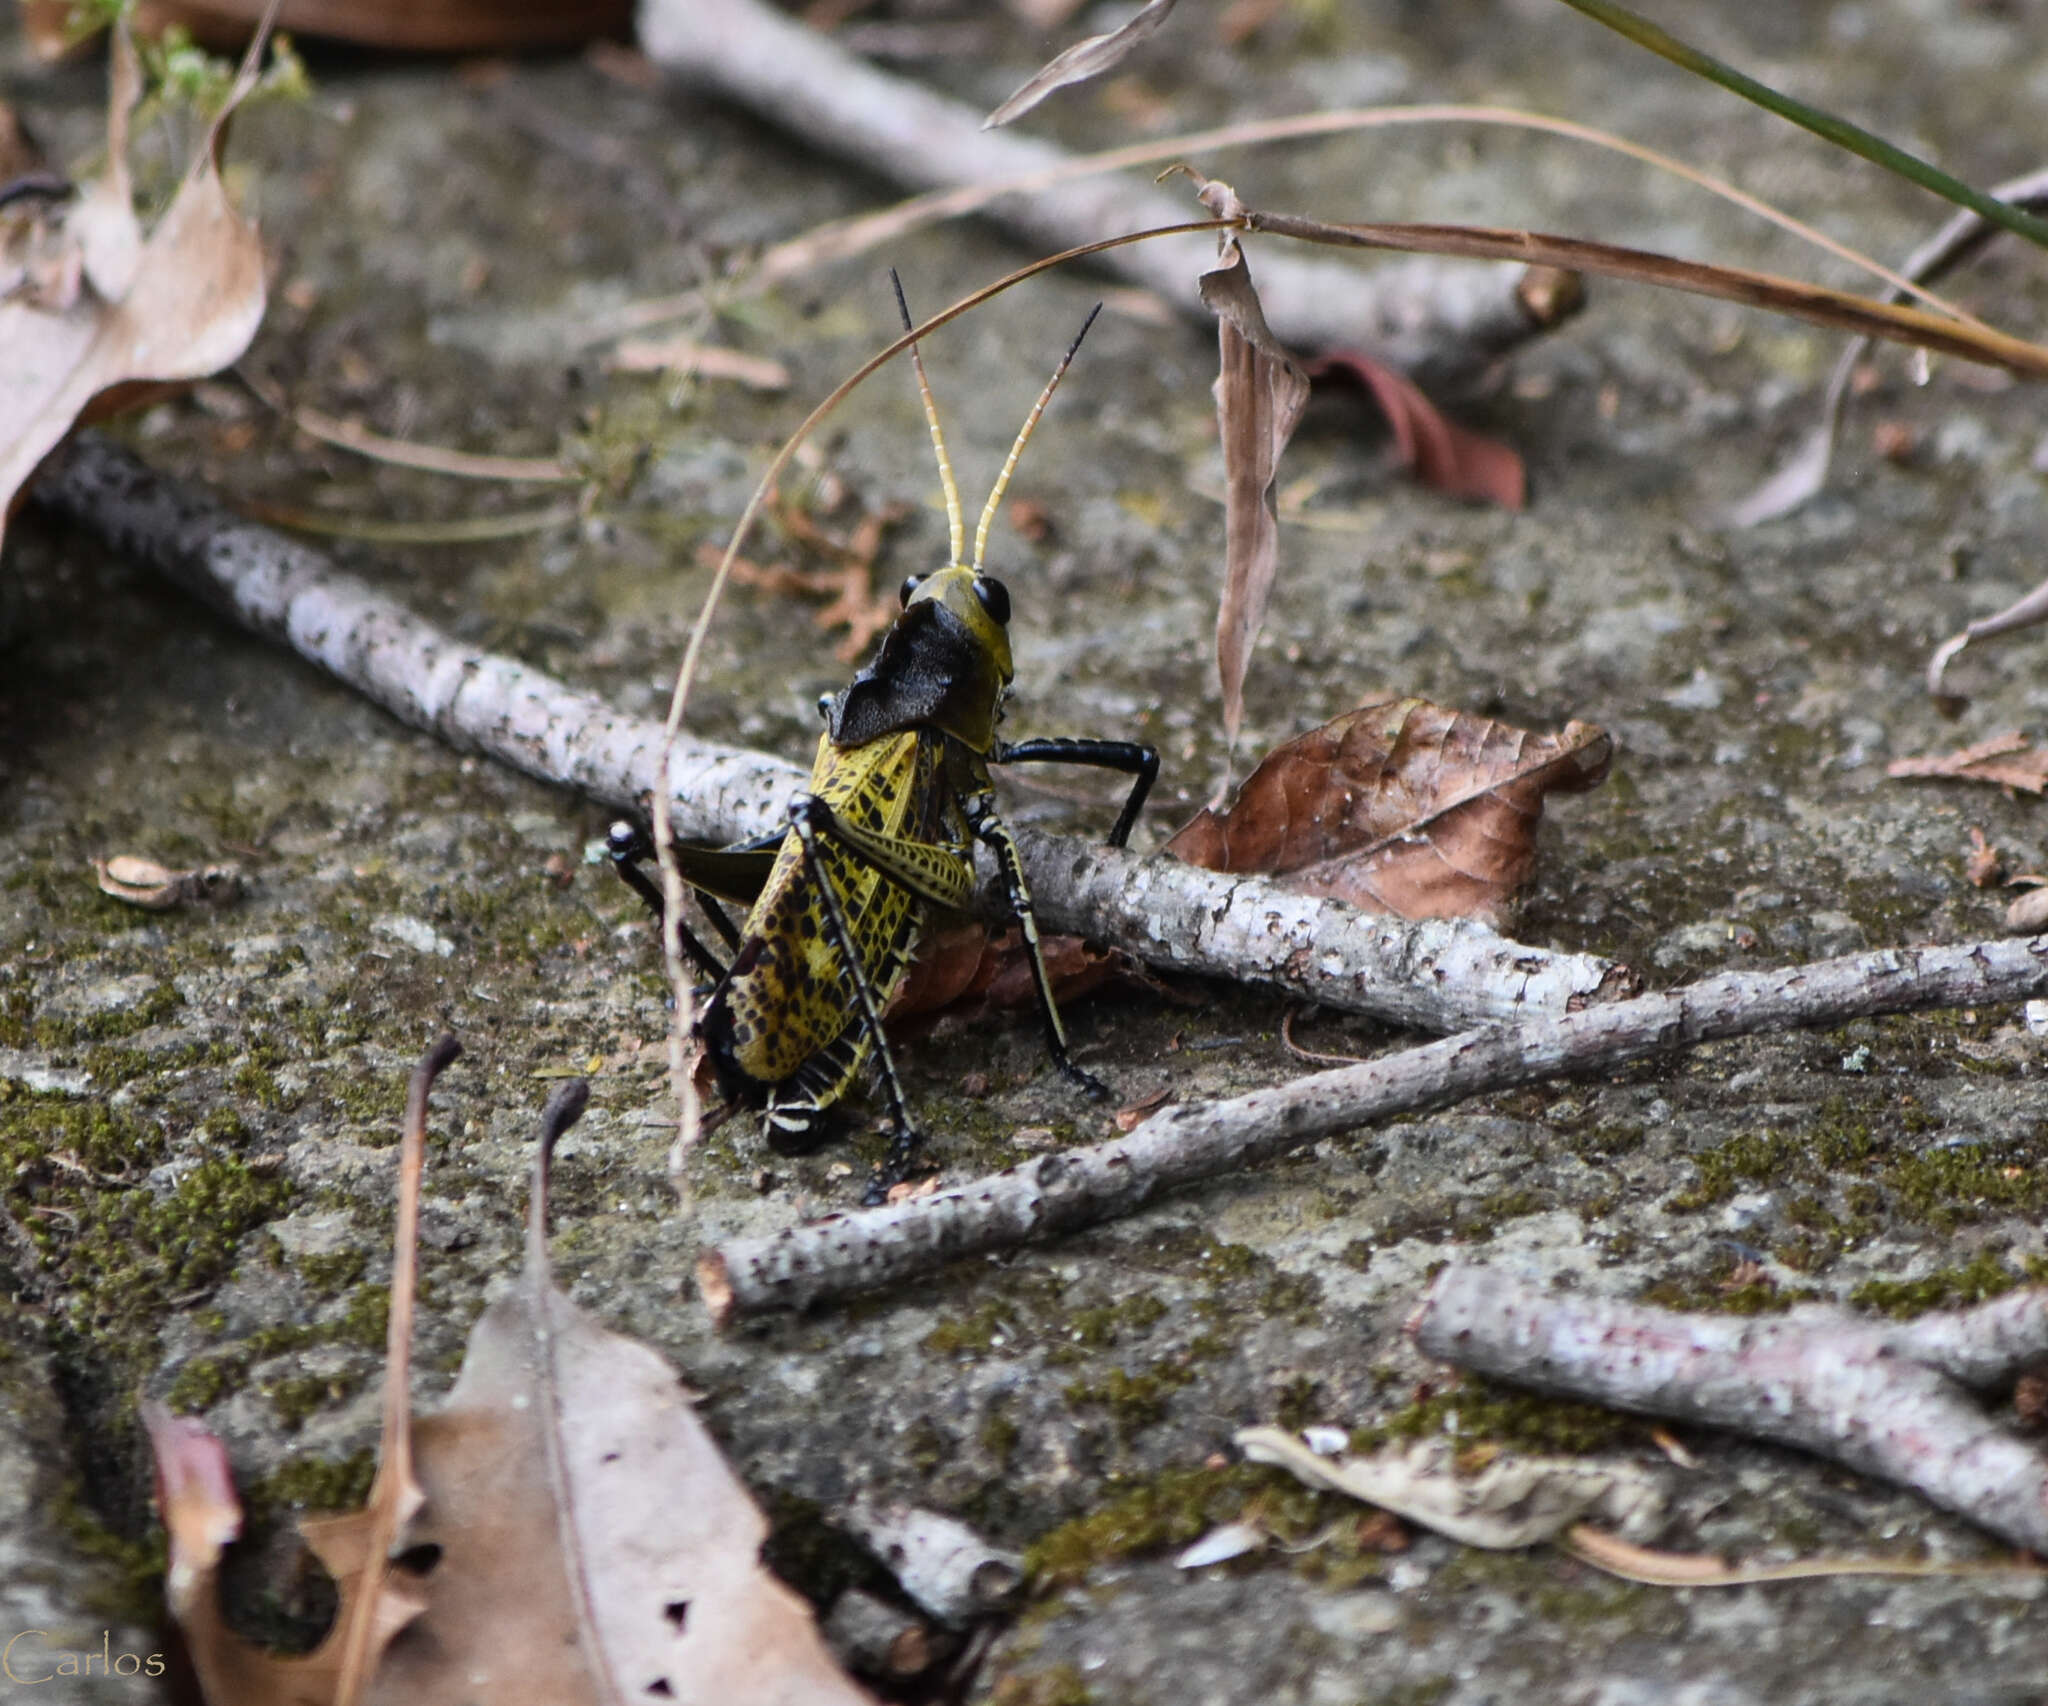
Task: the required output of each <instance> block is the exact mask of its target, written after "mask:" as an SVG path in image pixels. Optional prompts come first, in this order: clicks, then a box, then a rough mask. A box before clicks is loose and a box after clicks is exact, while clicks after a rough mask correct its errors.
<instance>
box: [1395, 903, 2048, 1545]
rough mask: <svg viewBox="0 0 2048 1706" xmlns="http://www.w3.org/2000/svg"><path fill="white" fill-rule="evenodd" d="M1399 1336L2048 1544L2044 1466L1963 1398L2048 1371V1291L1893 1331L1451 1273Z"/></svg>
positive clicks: (2037, 1289) (1835, 1315)
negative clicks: (1799, 1454) (2033, 1370)
mask: <svg viewBox="0 0 2048 1706" xmlns="http://www.w3.org/2000/svg"><path fill="white" fill-rule="evenodd" d="M2031 946H2033V947H2034V948H2036V949H2041V948H2043V947H2044V946H2048V945H2044V944H2043V943H2041V942H2038V941H2037V942H2036V943H2034V944H2031ZM1408 1331H1409V1333H1410V1334H1411V1335H1412V1336H1413V1337H1414V1339H1415V1342H1416V1344H1417V1345H1418V1346H1419V1347H1420V1348H1421V1349H1422V1350H1423V1351H1424V1352H1426V1353H1427V1354H1428V1355H1430V1356H1433V1357H1439V1358H1442V1359H1443V1360H1444V1361H1446V1362H1454V1363H1456V1364H1458V1365H1459V1367H1461V1368H1470V1369H1476V1370H1478V1371H1479V1372H1481V1373H1483V1374H1487V1375H1489V1376H1492V1377H1494V1378H1496V1379H1500V1380H1507V1381H1512V1382H1514V1383H1515V1384H1517V1385H1520V1386H1529V1387H1533V1388H1535V1389H1536V1390H1538V1391H1542V1392H1551V1393H1557V1394H1561V1395H1563V1396H1567V1397H1572V1398H1578V1399H1583V1400H1587V1401H1590V1402H1592V1403H1596V1404H1606V1405H1611V1406H1613V1407H1614V1408H1616V1409H1621V1410H1634V1411H1639V1412H1641V1413H1643V1414H1646V1415H1653V1416H1666V1417H1672V1418H1675V1419H1678V1420H1682V1421H1690V1422H1699V1423H1703V1424H1706V1425H1707V1426H1710V1427H1719V1428H1730V1429H1733V1430H1734V1431H1736V1432H1738V1433H1744V1434H1749V1435H1752V1436H1754V1437H1756V1438H1759V1439H1769V1440H1776V1441H1777V1442H1779V1443H1780V1444H1783V1445H1795V1446H1799V1447H1800V1448H1802V1449H1803V1450H1806V1451H1811V1452H1814V1453H1815V1454H1817V1455H1819V1456H1822V1457H1828V1458H1832V1459H1833V1460H1834V1461H1836V1462H1837V1463H1845V1464H1847V1465H1848V1466H1849V1467H1850V1468H1852V1469H1856V1470H1859V1471H1861V1472H1862V1473H1864V1474H1867V1475H1874V1476H1877V1477H1878V1478H1880V1479H1882V1480H1886V1481H1890V1482H1892V1483H1894V1484H1895V1485H1897V1486H1902V1487H1910V1488H1912V1489H1913V1490H1915V1491H1916V1492H1918V1493H1920V1494H1922V1495H1923V1496H1924V1497H1926V1498H1928V1499H1931V1500H1932V1501H1933V1502H1934V1503H1936V1504H1938V1505H1940V1506H1942V1507H1943V1508H1944V1509H1947V1510H1952V1511H1955V1512H1956V1513H1958V1514H1959V1515H1961V1516H1965V1517H1968V1518H1969V1519H1970V1520H1971V1521H1972V1522H1975V1523H1978V1524H1981V1525H1982V1526H1983V1527H1985V1528H1987V1529H1989V1530H1990V1531H1991V1532H1992V1533H1994V1534H1996V1535H1998V1536H1999V1537H2000V1538H2001V1539H2004V1540H2007V1541H2010V1542H2011V1543H2012V1544H2013V1545H2015V1546H2022V1547H2025V1548H2026V1549H2027V1550H2029V1551H2032V1552H2048V1456H2044V1455H2043V1454H2042V1453H2041V1452H2040V1451H2039V1450H2038V1449H2036V1448H2035V1447H2033V1446H2031V1445H2028V1444H2027V1443H2025V1442H2024V1441H2022V1440H2019V1439H2017V1438H2015V1437H2014V1436H2013V1435H2011V1434H2010V1433H2008V1432H2006V1431H2005V1430H2004V1429H2003V1428H2001V1427H1999V1426H1998V1425H1997V1424H1996V1423H1994V1422H1993V1421H1992V1420H1991V1418H1990V1417H1989V1416H1987V1415H1986V1414H1985V1413H1984V1411H1983V1409H1982V1408H1981V1407H1980V1406H1979V1405H1978V1404H1977V1403H1976V1402H1974V1401H1973V1400H1972V1398H1971V1397H1970V1395H1969V1392H1968V1391H1967V1390H1966V1388H1976V1389H1993V1388H1996V1387H1999V1386H2002V1385H2006V1384H2009V1383H2010V1382H2011V1381H2012V1380H2014V1379H2015V1378H2016V1377H2017V1376H2019V1375H2020V1374H2022V1373H2024V1372H2026V1370H2027V1369H2028V1368H2030V1367H2034V1366H2038V1365H2040V1364H2042V1363H2044V1362H2048V1287H2041V1286H2033V1287H2029V1288H2027V1289H2025V1290H2022V1291H2015V1292H2009V1293H2007V1294H2006V1295H2005V1296H2004V1297H2000V1298H1997V1299H1994V1300H1993V1301H1992V1302H1990V1303H1984V1304H1979V1305H1978V1306H1977V1307H1976V1308H1974V1309H1966V1310H1962V1311H1958V1312H1953V1313H1945V1314H1940V1315H1928V1316H1923V1317H1922V1318H1921V1319H1920V1320H1918V1321H1914V1322H1910V1323H1907V1324H1905V1325H1896V1324H1893V1323H1889V1322H1873V1321H1871V1320H1869V1319H1867V1318H1865V1317H1862V1316H1857V1315H1852V1314H1850V1313H1848V1312H1847V1311H1845V1310H1840V1309H1833V1308H1825V1307H1816V1308H1806V1309H1798V1310H1794V1311H1793V1312H1791V1313H1790V1314H1788V1315H1784V1316H1778V1317H1771V1318H1764V1319H1754V1318H1742V1317H1735V1316H1726V1315H1689V1314H1679V1313H1677V1312H1675V1311H1671V1310H1665V1309H1651V1308H1646V1307H1644V1306H1642V1305H1640V1304H1631V1303H1617V1302H1609V1301H1605V1300H1601V1299H1595V1298H1588V1297H1585V1296H1580V1295H1570V1294H1558V1295H1553V1294H1552V1293H1550V1292H1549V1291H1547V1290H1545V1289H1544V1288H1543V1287H1542V1286H1540V1285H1538V1284H1536V1283H1534V1282H1532V1281H1528V1280H1523V1279H1518V1278H1515V1277H1514V1276H1512V1275H1510V1274H1507V1273H1505V1272H1503V1271H1502V1270H1500V1269H1498V1268H1491V1267H1454V1268H1449V1269H1446V1270H1445V1271H1444V1272H1443V1273H1442V1274H1440V1275H1438V1276H1437V1279H1436V1282H1435V1284H1433V1285H1432V1286H1431V1287H1430V1289H1429V1293H1428V1295H1427V1296H1426V1297H1425V1298H1424V1300H1423V1303H1422V1306H1421V1307H1420V1308H1419V1309H1418V1310H1417V1311H1416V1312H1415V1315H1414V1317H1413V1318H1412V1319H1411V1320H1410V1321H1409V1323H1408Z"/></svg>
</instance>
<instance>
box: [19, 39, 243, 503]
mask: <svg viewBox="0 0 2048 1706" xmlns="http://www.w3.org/2000/svg"><path fill="white" fill-rule="evenodd" d="M261 50H262V43H261V41H260V39H259V41H258V42H257V44H256V45H255V46H252V47H251V49H250V51H249V54H248V57H247V58H246V59H244V61H243V63H242V68H241V71H240V73H239V74H238V75H237V77H236V79H235V83H234V87H233V90H232V91H231V92H230V94H229V96H228V99H227V102H226V104H225V105H224V106H223V107H222V109H221V111H220V113H219V115H218V116H217V117H216V118H215V119H214V121H213V124H212V126H211V127H210V128H209V129H208V131H207V133H206V135H205V137H204V139H203V140H202V141H201V143H200V145H199V147H198V149H197V151H196V152H195V153H194V155H193V158H192V162H191V164H190V166H189V167H188V168H187V169H186V172H185V177H184V180H183V182H182V183H181V184H180V185H179V187H178V191H177V194H176V195H175V196H174V197H173V198H172V200H171V204H170V206H169V208H167V209H166V210H165V212H164V215H163V217H162V218H161V219H159V220H158V221H157V224H156V228H155V229H154V230H153V231H151V232H150V233H149V235H148V236H147V237H144V236H143V234H142V227H141V223H140V221H139V220H138V219H137V218H136V215H135V207H134V194H133V190H132V188H131V185H130V181H129V175H128V123H129V115H130V112H131V111H132V109H133V107H134V105H135V103H136V101H137V100H138V99H139V98H140V96H141V91H142V70H141V62H140V60H139V58H138V57H137V54H136V50H135V43H134V40H133V38H132V37H131V36H130V35H129V33H128V29H127V26H126V25H125V23H124V24H120V25H117V26H116V28H115V30H114V32H113V50H112V70H111V73H110V90H109V95H108V102H107V162H108V164H107V170H106V173H105V175H104V176H103V177H101V178H100V179H98V180H97V181H96V182H94V183H92V184H90V185H88V186H87V187H86V188H85V189H84V190H83V191H82V192H81V193H80V194H79V195H78V196H77V198H76V199H75V200H73V201H72V202H71V203H70V205H69V207H68V209H64V210H61V211H53V210H51V209H50V208H49V207H48V206H47V205H46V204H44V203H40V202H38V203H34V204H30V205H31V206H32V208H33V211H31V212H30V213H29V214H28V216H27V217H28V219H29V221H30V229H28V230H27V231H26V232H25V233H23V234H22V235H21V237H20V238H19V242H20V244H21V246H22V248H23V250H24V251H25V256H26V258H25V260H24V262H23V263H22V266H21V269H20V274H19V277H18V278H17V279H16V280H15V282H14V285H13V288H12V290H11V292H6V291H0V349H4V350H5V351H6V352H7V359H6V361H5V363H4V364H0V533H4V530H5V517H6V515H7V514H9V513H11V512H12V510H13V507H14V504H15V502H16V499H17V497H18V495H19V493H20V492H21V490H22V488H23V487H24V486H25V485H26V484H27V483H28V481H29V479H30V477H31V476H32V475H33V474H34V473H35V471H36V467H37V465H38V464H39V463H41V461H42V460H43V458H44V457H45V456H47V455H49V453H50V452H51V451H52V450H54V449H56V447H57V446H58V445H59V444H61V443H62V442H63V441H64V438H65V436H66V435H67V434H68V433H69V432H70V431H71V430H72V428H73V427H74V426H75V425H77V424H79V423H80V422H82V421H89V420H94V419H98V418H101V417H103V416H105V415H108V414H112V413H116V412H118V411H119V410H120V409H122V408H125V407H130V406H133V405H134V404H135V403H136V402H138V401H141V400H144V399H145V398H146V397H148V396H150V395H154V394H155V388H156V387H158V386H161V385H164V384H182V383H184V382H187V381H190V380H194V379H203V378H205V377H206V376H207V375H208V374H210V373H218V372H219V371H220V370H221V369H222V368H224V367H227V366H229V365H230V364H232V363H233V362H235V361H236V360H237V359H239V358H240V356H241V354H242V352H243V351H244V350H246V349H247V348H248V347H249V340H250V339H251V338H253V337H254V336H255V335H256V328H257V326H258V325H259V324H261V323H262V319H263V308H264V282H263V245H262V243H261V241H260V240H259V238H258V237H257V235H256V227H255V226H254V225H253V224H251V223H250V222H249V221H247V220H245V219H244V218H243V217H242V216H241V215H240V214H239V213H237V212H236V211H235V209H234V207H233V205H232V204H231V203H230V202H229V200H228V197H227V191H226V189H225V188H224V187H223V186H222V184H221V179H220V170H219V167H218V165H217V162H216V156H217V154H218V152H219V144H220V137H221V127H222V126H223V125H225V124H226V122H227V120H228V117H229V116H230V115H231V114H232V113H233V111H234V109H235V107H236V106H237V105H238V104H239V103H240V101H241V100H242V98H243V97H244V96H245V95H247V94H248V92H249V91H250V90H251V89H252V88H254V87H255V84H256V75H257V71H256V68H257V62H258V58H259V56H260V53H261ZM5 217H7V218H8V219H10V220H11V219H12V217H13V216H12V215H11V214H10V215H7V216H5ZM14 246H15V245H14V243H13V242H12V241H10V240H9V237H8V232H7V229H6V227H5V226H4V225H0V253H4V252H5V251H6V250H9V249H12V248H13V247H14ZM7 270H8V269H7V268H5V267H0V286H4V285H5V284H6V279H5V277H4V274H5V273H6V271H7Z"/></svg>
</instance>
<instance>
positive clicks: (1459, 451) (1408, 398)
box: [1308, 350, 1528, 509]
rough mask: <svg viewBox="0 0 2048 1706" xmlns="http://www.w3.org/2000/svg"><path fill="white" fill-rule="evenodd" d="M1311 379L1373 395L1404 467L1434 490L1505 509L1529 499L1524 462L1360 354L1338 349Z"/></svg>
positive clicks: (1312, 366)
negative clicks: (1347, 384)
mask: <svg viewBox="0 0 2048 1706" xmlns="http://www.w3.org/2000/svg"><path fill="white" fill-rule="evenodd" d="M1308 375H1309V377H1310V378H1311V379H1341V380H1348V381H1350V382H1352V383H1354V384H1357V385H1360V386H1363V387H1364V388H1365V389H1366V390H1367V391H1369V392H1371V393H1372V398H1373V401H1374V402H1375V403H1377V404H1378V405H1379V409H1380V413H1381V414H1383V415H1384V416H1386V418H1387V426H1388V427H1389V429H1391V431H1392V432H1393V435H1394V448H1395V450H1396V451H1397V453H1398V454H1399V455H1400V458H1401V466H1402V467H1404V468H1410V469H1413V470H1414V472H1415V477H1416V478H1417V479H1418V480H1420V481H1421V482H1422V483H1423V484H1424V485H1425V486H1428V487H1429V488H1430V489H1431V490H1432V491H1438V492H1443V493H1445V494H1446V495H1447V496H1450V497H1454V498H1476V499H1478V500H1480V501H1481V502H1483V503H1491V504H1498V505H1500V507H1501V508H1503V509H1520V508H1521V507H1522V505H1523V504H1524V503H1525V502H1526V501H1527V499H1528V476H1527V474H1526V473H1525V472H1524V470H1523V468H1522V458H1521V457H1520V456H1519V455H1518V454H1517V453H1516V452H1515V451H1513V450H1511V449H1510V448H1509V447H1508V446H1507V445H1505V444H1502V443H1501V442H1500V441H1499V440H1498V439H1494V438H1488V437H1486V436H1485V435H1484V434H1483V433H1476V432H1473V431H1471V430H1470V429H1469V428H1467V427H1461V426H1459V425H1458V423H1457V422H1456V421H1454V420H1451V419H1450V418H1449V417H1448V416H1447V415H1445V414H1444V413H1443V411H1442V410H1441V409H1439V408H1438V407H1437V406H1436V405H1435V404H1434V403H1432V402H1431V401H1430V400H1429V399H1428V398H1427V397H1426V396H1424V395H1423V394H1422V392H1421V390H1420V389H1419V388H1418V387H1417V386H1416V385H1415V383H1414V382H1413V381H1412V380H1410V379H1407V378H1405V377H1404V376H1403V375H1401V374H1399V373H1396V372H1395V371H1394V370H1393V369H1392V368H1391V367H1387V366H1384V365H1382V364H1381V363H1379V362H1377V361H1374V360H1373V359H1372V357H1371V356H1369V355H1366V354H1365V353H1364V352H1363V351H1360V350H1333V351H1332V352H1331V353H1330V354H1328V355H1325V356H1322V357H1320V358H1319V359H1317V360H1315V361H1311V362H1310V363H1309V364H1308Z"/></svg>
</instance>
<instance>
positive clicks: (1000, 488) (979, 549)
mask: <svg viewBox="0 0 2048 1706" xmlns="http://www.w3.org/2000/svg"><path fill="white" fill-rule="evenodd" d="M1101 312H1102V304H1101V303H1100V302H1098V303H1096V304H1095V306H1094V307H1093V308H1091V309H1089V310H1088V318H1087V319H1085V320H1083V321H1082V322H1081V329H1080V330H1079V331H1078V332H1076V333H1075V334H1074V341H1073V342H1072V343H1070V344H1069V345H1067V353H1066V354H1065V355H1063V356H1061V357H1060V364H1059V366H1057V367H1056V368H1054V369H1053V370H1052V377H1051V378H1050V379H1048V380H1047V381H1046V382H1045V389H1044V390H1043V391H1041V392H1039V393H1038V401H1037V402H1035V403H1033V404H1032V405H1031V413H1030V414H1028V415H1026V416H1025V417H1024V425H1023V428H1022V430H1021V431H1019V432H1018V434H1017V442H1016V443H1015V444H1013V445H1011V446H1010V454H1009V456H1008V458H1007V459H1006V460H1005V461H1004V463H1003V471H1002V472H1001V473H1000V474H998V475H997V476H996V484H995V490H994V491H992V492H990V493H989V495H988V502H987V504H985V505H984V506H983V508H982V512H981V521H980V524H979V525H978V526H976V528H975V529H974V572H975V573H976V574H979V573H980V572H981V559H982V555H983V553H985V552H986V551H987V550H988V530H989V528H990V527H991V526H993V525H994V523H995V519H996V505H998V504H999V503H1001V502H1002V501H1003V493H1004V491H1005V490H1006V489H1008V487H1009V484H1010V476H1011V475H1012V474H1013V473H1015V472H1016V470H1017V458H1018V457H1020V456H1022V455H1023V454H1024V444H1025V441H1026V440H1027V439H1029V438H1030V437H1031V429H1032V428H1033V427H1035V426H1037V425H1038V417H1039V416H1040V415H1042V414H1044V413H1045V406H1046V404H1048V403H1050V402H1051V401H1052V394H1053V392H1054V390H1055V389H1057V388H1058V385H1059V382H1060V381H1061V380H1062V379H1064V378H1065V377H1066V376H1067V369H1068V368H1069V367H1071V366H1073V364H1074V352H1075V351H1077V350H1078V349H1080V347H1081V340H1082V339H1083V338H1085V337H1086V336H1087V335H1088V328H1089V327H1090V326H1092V325H1094V324H1095V316H1096V315H1098V314H1100V313H1101ZM933 430H934V431H937V430H938V429H937V428H936V427H935V428H933ZM953 555H954V559H955V560H956V561H957V560H958V558H959V555H960V554H959V552H958V551H957V550H956V551H955V552H954V553H953Z"/></svg>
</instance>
